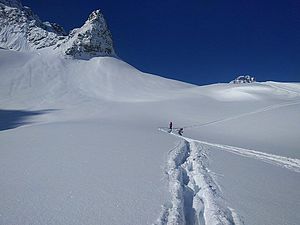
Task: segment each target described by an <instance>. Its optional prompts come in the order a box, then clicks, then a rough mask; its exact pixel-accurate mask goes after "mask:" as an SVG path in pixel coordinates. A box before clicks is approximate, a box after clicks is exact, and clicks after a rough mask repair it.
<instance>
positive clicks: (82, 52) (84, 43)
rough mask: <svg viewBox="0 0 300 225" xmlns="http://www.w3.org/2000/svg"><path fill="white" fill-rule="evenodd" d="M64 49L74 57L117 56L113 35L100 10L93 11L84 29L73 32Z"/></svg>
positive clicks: (64, 44) (63, 45)
mask: <svg viewBox="0 0 300 225" xmlns="http://www.w3.org/2000/svg"><path fill="white" fill-rule="evenodd" d="M62 47H63V48H64V51H65V53H66V54H67V55H71V56H73V57H93V56H104V55H111V56H113V55H115V51H114V48H113V41H112V35H111V33H110V31H109V29H108V26H107V23H106V21H105V19H104V16H103V14H102V13H101V11H100V10H95V11H93V12H92V13H91V14H90V15H89V17H88V19H87V21H86V22H85V23H84V25H83V26H82V27H80V28H77V29H74V30H73V31H71V33H70V35H69V38H68V39H67V40H66V41H65V42H64V43H63V44H62Z"/></svg>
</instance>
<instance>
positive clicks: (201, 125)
mask: <svg viewBox="0 0 300 225" xmlns="http://www.w3.org/2000/svg"><path fill="white" fill-rule="evenodd" d="M298 104H300V101H296V102H288V103H282V104H276V105H271V106H267V107H264V108H261V109H258V110H254V111H251V112H247V113H242V114H239V115H235V116H231V117H227V118H223V119H219V120H214V121H210V122H207V123H201V124H195V125H190V126H184V127H183V128H184V129H191V128H197V127H204V126H208V125H213V124H218V123H223V122H227V121H231V120H235V119H240V118H242V117H245V116H250V115H254V114H257V113H262V112H266V111H270V110H274V109H279V108H283V107H287V106H292V105H298Z"/></svg>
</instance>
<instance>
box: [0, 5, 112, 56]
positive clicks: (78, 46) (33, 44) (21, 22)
mask: <svg viewBox="0 0 300 225" xmlns="http://www.w3.org/2000/svg"><path fill="white" fill-rule="evenodd" d="M0 47H1V48H5V49H11V50H17V51H34V50H37V49H42V48H46V47H53V49H56V50H59V51H61V50H62V51H63V52H64V54H67V55H71V56H74V57H78V56H86V57H92V56H99V55H101V56H104V55H105V56H111V55H115V52H114V48H113V41H112V36H111V33H110V31H109V29H108V27H107V24H106V22H105V19H104V17H103V15H102V13H101V12H100V10H96V11H94V12H92V13H91V15H90V16H89V18H88V20H87V21H86V22H85V24H84V25H83V26H82V27H81V28H77V29H74V30H72V31H71V32H70V34H69V35H67V33H66V32H65V30H64V29H63V28H62V27H61V26H60V25H58V24H56V23H50V22H42V21H41V20H40V19H39V17H38V16H37V15H36V14H34V13H33V12H32V10H31V9H30V8H29V7H26V6H22V4H21V2H20V1H18V0H11V1H9V0H0Z"/></svg>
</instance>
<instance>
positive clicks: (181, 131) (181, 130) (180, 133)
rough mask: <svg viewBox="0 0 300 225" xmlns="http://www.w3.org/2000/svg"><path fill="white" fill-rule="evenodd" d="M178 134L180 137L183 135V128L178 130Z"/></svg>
mask: <svg viewBox="0 0 300 225" xmlns="http://www.w3.org/2000/svg"><path fill="white" fill-rule="evenodd" d="M178 134H179V135H180V136H182V134H183V128H180V129H179V131H178Z"/></svg>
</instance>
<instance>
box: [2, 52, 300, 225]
mask: <svg viewBox="0 0 300 225" xmlns="http://www.w3.org/2000/svg"><path fill="white" fill-rule="evenodd" d="M258 79H259V78H258ZM299 115H300V84H297V83H277V82H264V83H253V84H215V85H208V86H201V87H198V86H194V85H189V84H185V83H181V82H177V81H172V80H168V79H164V78H161V77H158V76H154V75H151V74H144V73H141V72H140V71H138V70H136V69H135V68H133V67H131V66H130V65H128V64H126V63H125V62H123V61H121V60H119V59H116V58H109V57H97V58H93V59H90V60H74V59H70V58H65V57H63V56H60V55H59V54H53V53H49V52H48V50H47V49H45V50H42V51H39V52H34V53H21V52H14V51H6V50H0V224H22V225H23V224H24V225H25V224H31V225H32V224H72V225H73V224H107V225H114V224H124V225H125V224H128V225H134V224H136V225H141V224H197V223H198V224H234V223H236V224H243V223H244V224H264V225H268V224H270V225H271V224H272V225H273V224H298V223H299V221H300V215H299V213H298V212H299V210H300V191H299V188H298V187H299V186H300V173H299V168H298V166H299V159H300V150H299V146H300V132H299V125H300V117H299ZM170 121H173V123H174V126H175V127H184V137H186V139H185V140H183V139H182V138H180V137H178V136H177V135H176V130H174V131H173V133H174V135H172V133H171V134H169V133H166V132H161V131H159V130H158V128H160V127H162V129H163V130H165V127H167V126H168V123H169V122H170Z"/></svg>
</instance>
